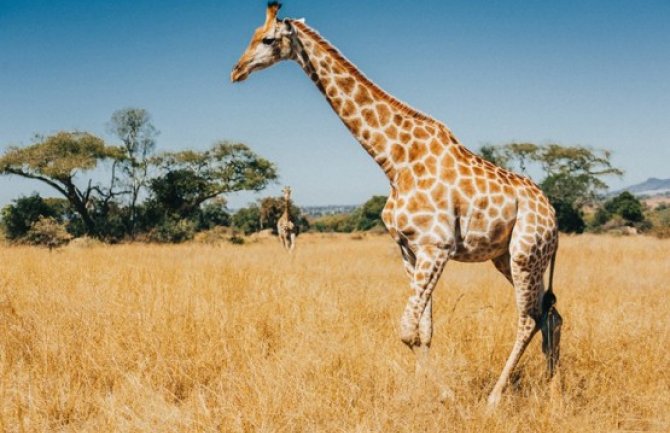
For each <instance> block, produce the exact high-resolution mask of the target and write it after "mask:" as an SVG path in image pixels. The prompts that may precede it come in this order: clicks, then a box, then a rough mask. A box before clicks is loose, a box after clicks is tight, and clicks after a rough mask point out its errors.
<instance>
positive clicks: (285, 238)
mask: <svg viewBox="0 0 670 433" xmlns="http://www.w3.org/2000/svg"><path fill="white" fill-rule="evenodd" d="M282 192H283V193H284V213H283V214H282V216H281V217H280V218H279V221H277V234H278V235H279V240H280V241H281V243H282V245H283V246H284V248H286V249H287V250H288V252H289V253H290V252H293V250H294V249H295V239H296V236H297V234H298V233H297V231H298V230H297V226H296V225H295V224H294V223H293V221H291V212H290V210H291V188H290V187H288V186H286V187H284V189H283V190H282Z"/></svg>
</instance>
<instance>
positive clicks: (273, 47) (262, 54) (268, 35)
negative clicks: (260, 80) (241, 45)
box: [230, 1, 294, 82]
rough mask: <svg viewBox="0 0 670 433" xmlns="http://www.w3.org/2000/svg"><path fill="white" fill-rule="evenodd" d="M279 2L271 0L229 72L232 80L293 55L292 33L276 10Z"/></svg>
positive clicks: (291, 29)
mask: <svg viewBox="0 0 670 433" xmlns="http://www.w3.org/2000/svg"><path fill="white" fill-rule="evenodd" d="M280 8H281V3H279V2H277V1H271V2H269V3H268V8H267V11H266V14H265V23H264V24H263V25H262V26H260V27H259V28H257V29H256V31H255V32H254V35H253V36H252V38H251V42H250V43H249V46H248V47H247V49H246V51H245V52H244V54H242V57H240V60H239V61H238V62H237V64H236V65H235V67H234V68H233V71H232V72H231V74H230V79H231V80H232V81H233V82H238V81H244V80H246V79H247V77H248V76H249V75H250V74H251V73H252V72H254V71H260V70H261V69H265V68H268V67H270V66H272V65H274V64H275V63H277V62H278V61H280V60H286V59H289V58H291V57H292V55H293V43H292V40H291V38H292V36H293V34H294V30H293V27H292V26H291V22H290V20H288V19H284V20H280V19H278V18H277V12H279V9H280Z"/></svg>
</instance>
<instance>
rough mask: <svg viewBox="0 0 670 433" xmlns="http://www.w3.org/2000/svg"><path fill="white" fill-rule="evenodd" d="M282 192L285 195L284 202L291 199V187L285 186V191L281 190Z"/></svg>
mask: <svg viewBox="0 0 670 433" xmlns="http://www.w3.org/2000/svg"><path fill="white" fill-rule="evenodd" d="M281 192H283V193H284V200H290V199H291V187H290V186H285V187H284V189H282V190H281Z"/></svg>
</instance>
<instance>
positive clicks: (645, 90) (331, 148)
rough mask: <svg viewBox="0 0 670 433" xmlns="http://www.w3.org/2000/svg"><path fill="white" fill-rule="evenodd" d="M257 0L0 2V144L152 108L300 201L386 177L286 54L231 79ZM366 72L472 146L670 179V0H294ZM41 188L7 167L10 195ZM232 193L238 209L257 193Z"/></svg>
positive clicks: (1, 184) (173, 126) (345, 195)
mask: <svg viewBox="0 0 670 433" xmlns="http://www.w3.org/2000/svg"><path fill="white" fill-rule="evenodd" d="M264 13H265V2H263V1H249V0H245V1H228V0H216V1H214V0H212V1H209V0H207V1H189V2H186V1H173V0H160V1H158V0H157V1H148V0H117V1H113V2H112V1H108V0H105V1H101V0H87V1H74V0H60V1H36V0H35V1H31V0H25V1H11V0H0V145H2V146H3V147H5V146H9V145H26V144H29V143H31V140H32V137H33V136H34V134H36V133H40V134H50V133H53V132H56V131H58V130H61V129H78V130H86V131H90V132H93V133H96V134H98V135H100V136H102V137H103V138H105V139H107V140H108V142H110V143H115V141H114V138H113V137H111V136H110V135H109V134H107V132H106V127H105V124H106V122H107V121H108V120H109V118H110V116H111V114H112V112H113V111H114V110H117V109H119V108H123V107H127V106H136V107H142V108H146V109H147V110H149V111H150V112H151V113H152V115H153V121H154V124H155V126H156V127H157V128H158V129H159V130H160V131H161V134H160V136H159V140H158V149H159V150H176V149H183V148H196V149H204V148H206V147H208V146H210V145H211V144H212V143H213V142H214V141H216V140H219V139H231V140H237V141H241V142H244V143H247V144H248V145H250V146H251V147H252V148H253V149H254V150H255V151H257V152H258V153H260V154H261V155H263V156H265V157H267V158H269V159H270V160H272V161H274V162H276V163H277V165H278V166H279V169H280V175H281V179H280V184H277V185H274V186H272V187H271V188H270V189H269V191H266V192H264V193H263V195H264V194H267V193H272V194H278V192H279V190H280V189H281V185H283V184H289V185H292V186H293V188H294V196H295V199H296V201H297V203H298V204H300V205H318V204H356V203H361V202H363V201H364V200H366V199H367V198H369V197H370V196H371V195H373V194H386V193H387V192H388V181H387V180H386V178H385V177H384V175H383V174H382V172H381V170H380V169H379V167H378V166H377V165H376V164H375V163H374V162H373V161H372V160H371V159H370V158H369V156H368V155H367V154H366V153H365V152H364V151H363V150H362V149H361V147H360V146H359V145H358V143H356V142H355V141H354V139H353V138H352V137H351V136H350V135H349V132H348V131H347V130H346V129H345V127H344V126H343V125H342V124H341V123H340V121H339V119H338V118H337V117H336V116H335V114H334V113H333V112H332V111H331V109H330V107H329V106H328V105H327V103H326V102H325V100H324V99H323V97H322V96H321V94H320V93H319V92H318V90H317V89H316V88H315V87H314V85H313V84H312V83H311V81H310V80H309V79H308V78H307V77H306V76H304V74H303V72H302V71H301V70H300V68H299V67H298V66H297V65H296V64H294V63H284V64H280V65H278V66H275V67H274V68H272V69H269V70H266V71H262V72H259V73H257V74H255V75H253V76H252V77H251V78H250V79H249V80H248V81H247V82H244V83H242V84H236V85H233V84H231V83H230V81H229V73H230V70H231V68H232V66H233V65H234V63H235V62H236V61H237V59H238V57H239V56H240V54H241V53H242V51H243V50H244V48H245V47H246V44H247V42H248V40H249V38H250V36H251V33H252V31H253V29H254V28H255V27H257V26H259V25H260V24H262V22H263V19H264ZM280 15H281V16H290V17H305V18H306V19H307V23H308V24H309V25H311V26H312V27H314V28H316V29H317V30H319V31H320V33H321V34H322V35H323V36H324V37H326V38H327V39H329V40H330V41H331V42H332V43H334V44H335V45H336V46H337V47H338V48H340V50H341V51H342V52H343V53H344V54H345V55H346V56H347V57H348V58H349V59H350V60H352V61H353V62H354V63H355V64H356V65H358V66H359V67H360V69H361V70H362V71H363V72H364V73H365V74H366V75H368V76H369V77H370V78H371V79H373V80H374V81H375V82H377V83H378V84H379V85H380V86H381V87H383V88H384V89H386V90H387V91H388V92H390V93H391V94H393V95H395V96H396V97H398V98H400V99H401V100H404V101H406V102H408V103H409V104H410V105H412V106H414V107H416V108H418V109H420V110H422V111H424V112H426V113H428V114H431V115H432V116H434V117H436V118H437V119H439V120H442V121H444V122H445V123H446V124H447V125H448V126H449V127H450V128H451V129H452V131H454V133H455V135H456V136H457V137H459V139H460V140H461V141H462V142H463V143H464V144H466V145H467V146H469V147H470V148H471V149H473V150H476V149H478V148H479V147H480V146H481V145H482V144H485V143H493V144H500V143H506V142H509V141H512V140H525V141H533V142H536V143H547V142H557V143H560V144H566V145H572V144H582V145H588V146H593V147H596V148H607V149H611V150H612V151H614V157H613V160H614V162H615V164H616V165H618V166H620V167H622V168H623V169H625V170H626V175H625V177H624V178H623V179H612V180H611V182H610V184H611V185H612V186H613V187H618V186H621V185H624V184H630V183H636V182H639V181H642V180H644V179H646V178H647V177H650V176H655V177H670V1H668V0H637V1H628V0H626V1H620V0H562V1H560V2H559V1H548V0H547V1H540V0H528V1H512V0H507V1H503V0H498V1H491V0H486V1H484V0H481V1H465V0H463V1H444V0H431V1H427V0H423V1H420V2H410V1H406V0H386V1H376V0H374V1H370V0H368V1H351V0H338V1H314V0H310V1H308V0H286V1H284V7H283V8H282V10H281V12H280ZM32 191H40V192H45V191H47V190H45V189H44V188H41V187H38V184H36V183H35V182H34V181H33V182H30V181H23V180H20V179H18V178H8V177H2V178H0V204H4V203H7V202H8V201H9V200H11V199H13V198H15V197H17V196H18V195H19V194H21V193H30V192H32ZM255 198H256V196H253V195H251V194H242V195H238V196H236V197H232V198H231V200H230V201H231V206H233V207H238V206H240V205H244V204H245V203H246V202H248V201H251V200H253V199H255Z"/></svg>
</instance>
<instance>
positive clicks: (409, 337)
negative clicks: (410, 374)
mask: <svg viewBox="0 0 670 433" xmlns="http://www.w3.org/2000/svg"><path fill="white" fill-rule="evenodd" d="M414 258H415V261H414V267H413V273H412V278H411V280H412V282H411V288H412V291H413V294H412V296H410V297H409V299H408V301H407V305H406V306H405V311H404V313H403V315H402V318H401V320H400V339H401V340H402V341H403V343H405V344H406V345H407V346H408V347H409V348H410V349H412V350H414V348H415V347H422V351H423V352H427V351H428V348H429V347H430V341H431V339H432V335H433V324H432V303H431V296H432V294H433V289H434V288H435V286H436V284H437V281H438V280H439V278H440V275H441V274H442V270H443V269H444V266H445V265H446V263H447V253H446V251H445V250H443V249H439V248H437V247H436V246H432V245H431V246H421V247H419V248H417V249H416V250H415V251H414Z"/></svg>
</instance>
